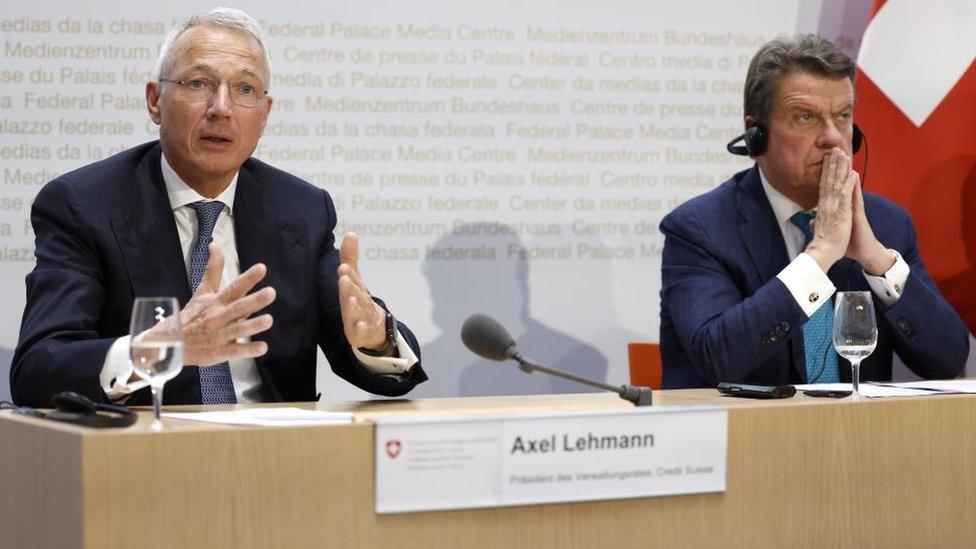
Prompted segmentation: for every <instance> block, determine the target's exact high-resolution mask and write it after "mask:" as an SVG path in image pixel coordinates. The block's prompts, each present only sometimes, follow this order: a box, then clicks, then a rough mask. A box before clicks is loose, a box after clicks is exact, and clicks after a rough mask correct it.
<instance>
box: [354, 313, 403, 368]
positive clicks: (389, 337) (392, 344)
mask: <svg viewBox="0 0 976 549" xmlns="http://www.w3.org/2000/svg"><path fill="white" fill-rule="evenodd" d="M396 346H397V332H396V319H395V318H393V315H392V314H390V311H386V343H384V344H383V346H382V347H380V348H379V349H367V348H365V347H360V348H359V352H360V353H363V354H364V355H366V356H376V357H383V356H389V355H390V351H392V350H394V349H396Z"/></svg>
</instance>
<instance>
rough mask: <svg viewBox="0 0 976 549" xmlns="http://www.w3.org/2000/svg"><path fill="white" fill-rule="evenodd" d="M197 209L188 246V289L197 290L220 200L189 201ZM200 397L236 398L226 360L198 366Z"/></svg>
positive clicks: (217, 400) (223, 400)
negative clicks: (194, 226)
mask: <svg viewBox="0 0 976 549" xmlns="http://www.w3.org/2000/svg"><path fill="white" fill-rule="evenodd" d="M190 207H191V208H193V211H195V212H197V237H196V239H195V240H194V241H193V247H192V248H191V249H190V273H189V274H190V290H191V291H193V292H196V291H197V286H199V285H200V281H201V280H202V279H203V271H204V270H206V268H207V260H209V259H210V249H209V245H210V242H211V241H213V230H214V226H215V225H216V224H217V218H218V217H219V216H220V212H222V211H223V210H224V203H223V202H220V201H216V200H215V201H213V202H207V201H204V200H201V201H199V202H194V203H192V204H190ZM200 401H201V402H202V403H203V404H233V403H236V402H237V396H236V395H235V394H234V381H233V380H232V379H231V377H230V366H229V365H228V364H227V363H226V362H221V363H220V364H215V365H213V366H208V367H206V368H200Z"/></svg>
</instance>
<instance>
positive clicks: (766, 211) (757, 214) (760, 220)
mask: <svg viewBox="0 0 976 549" xmlns="http://www.w3.org/2000/svg"><path fill="white" fill-rule="evenodd" d="M736 208H737V209H738V210H739V217H740V224H739V234H740V235H741V236H742V240H743V241H744V242H745V245H746V249H747V250H748V251H749V256H750V257H751V258H752V263H753V265H754V266H755V267H756V272H757V274H758V275H759V281H760V285H762V284H765V283H767V282H769V281H770V280H772V279H773V278H774V277H775V276H776V275H777V274H778V273H779V272H780V271H781V270H783V267H785V266H786V264H787V263H789V258H788V256H787V254H786V243H785V242H783V232H782V231H781V230H780V228H779V226H778V225H777V224H776V215H775V214H774V213H773V208H772V207H771V206H770V205H769V199H767V198H766V193H765V192H764V191H763V188H762V182H761V181H760V179H759V168H757V167H755V166H753V168H752V169H751V170H749V171H748V172H747V173H746V175H745V176H744V177H743V178H742V179H741V180H740V181H739V186H738V192H737V193H736Z"/></svg>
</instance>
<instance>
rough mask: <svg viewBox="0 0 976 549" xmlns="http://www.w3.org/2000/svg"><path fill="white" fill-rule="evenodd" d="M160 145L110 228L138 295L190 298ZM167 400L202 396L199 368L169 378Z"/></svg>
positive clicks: (182, 400)
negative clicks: (163, 171) (162, 164)
mask: <svg viewBox="0 0 976 549" xmlns="http://www.w3.org/2000/svg"><path fill="white" fill-rule="evenodd" d="M160 154H162V152H161V149H160V147H159V146H158V145H157V146H156V147H155V148H154V149H152V150H151V151H150V152H149V154H147V155H146V156H145V157H144V158H143V159H142V161H141V162H140V163H139V165H138V166H136V170H135V174H134V177H133V180H132V182H131V184H130V185H127V186H126V187H125V191H123V193H124V194H123V196H122V198H121V200H119V202H118V203H117V207H116V208H115V211H114V212H113V215H112V221H111V223H112V231H113V232H114V233H115V238H116V241H117V242H118V244H119V250H120V251H121V253H122V258H123V261H124V262H125V267H126V270H127V271H128V274H129V284H130V286H131V289H132V295H133V296H134V297H140V296H146V297H149V296H174V297H176V298H177V299H178V300H179V302H180V305H181V306H184V305H186V302H187V301H189V300H190V282H189V280H187V277H186V267H185V265H184V261H183V248H182V247H181V246H180V237H179V233H178V232H177V230H176V220H175V218H174V217H173V211H172V208H171V207H170V203H169V196H168V195H167V193H166V185H165V184H164V183H163V173H162V170H161V168H160ZM163 397H164V399H165V402H167V403H195V402H200V382H199V370H198V369H197V368H184V369H183V371H182V372H180V374H179V375H178V376H177V377H176V378H174V379H172V380H170V381H169V382H168V383H167V384H166V391H165V392H164V394H163Z"/></svg>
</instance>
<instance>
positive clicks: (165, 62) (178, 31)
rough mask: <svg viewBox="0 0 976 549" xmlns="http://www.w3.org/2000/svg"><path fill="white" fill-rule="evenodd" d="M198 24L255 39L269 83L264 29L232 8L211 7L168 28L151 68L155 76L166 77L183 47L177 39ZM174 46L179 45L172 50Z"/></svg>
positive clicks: (269, 73) (269, 64)
mask: <svg viewBox="0 0 976 549" xmlns="http://www.w3.org/2000/svg"><path fill="white" fill-rule="evenodd" d="M198 25H213V26H215V27H221V28H224V29H229V30H232V31H236V32H239V33H242V34H245V35H247V36H250V37H251V38H253V39H254V40H256V41H257V43H258V45H259V46H260V47H261V53H262V54H263V55H264V64H265V66H266V67H267V68H268V82H266V84H267V85H268V86H270V85H271V58H270V57H269V56H268V44H267V42H266V41H265V40H264V31H262V30H261V24H260V23H258V22H257V21H256V20H255V19H254V18H253V17H251V16H250V15H248V14H246V13H244V12H243V11H241V10H237V9H234V8H213V9H210V10H207V11H205V12H202V13H198V14H197V15H194V16H193V17H190V18H189V19H187V20H186V21H184V22H183V24H182V25H177V26H175V27H173V28H172V29H170V31H169V34H167V35H166V40H164V41H163V45H162V46H161V47H160V48H159V58H158V59H157V60H156V66H155V68H154V69H153V74H154V75H155V77H156V78H166V73H167V72H169V71H170V70H171V69H172V68H173V65H174V64H175V63H176V57H177V55H176V54H177V53H179V51H178V50H180V49H182V47H183V44H177V40H178V39H179V37H180V36H182V35H183V33H184V32H186V31H188V30H190V29H191V28H193V27H196V26H198ZM174 46H179V47H177V48H176V49H175V50H174Z"/></svg>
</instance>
